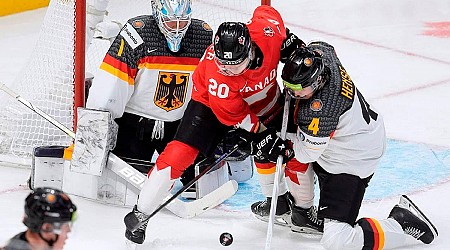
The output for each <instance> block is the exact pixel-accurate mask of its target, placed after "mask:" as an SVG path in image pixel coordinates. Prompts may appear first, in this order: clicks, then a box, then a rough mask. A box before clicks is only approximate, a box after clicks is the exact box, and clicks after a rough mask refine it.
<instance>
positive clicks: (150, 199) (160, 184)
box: [137, 165, 175, 215]
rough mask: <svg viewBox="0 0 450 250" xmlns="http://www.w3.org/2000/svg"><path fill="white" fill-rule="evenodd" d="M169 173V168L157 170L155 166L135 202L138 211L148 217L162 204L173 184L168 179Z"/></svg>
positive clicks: (172, 181)
mask: <svg viewBox="0 0 450 250" xmlns="http://www.w3.org/2000/svg"><path fill="white" fill-rule="evenodd" d="M170 172H171V167H167V168H164V169H161V170H158V169H157V166H156V165H155V167H154V168H153V170H152V171H151V173H150V176H149V177H148V179H147V180H146V181H145V183H144V186H143V187H142V190H141V193H140V194H139V199H138V202H137V208H138V210H139V211H141V212H143V213H145V214H147V215H148V214H151V213H152V212H153V211H155V209H156V208H157V207H158V206H159V205H161V204H162V203H163V200H164V198H166V197H167V196H168V195H169V193H170V190H171V189H172V186H173V184H174V182H175V180H172V179H171V178H170Z"/></svg>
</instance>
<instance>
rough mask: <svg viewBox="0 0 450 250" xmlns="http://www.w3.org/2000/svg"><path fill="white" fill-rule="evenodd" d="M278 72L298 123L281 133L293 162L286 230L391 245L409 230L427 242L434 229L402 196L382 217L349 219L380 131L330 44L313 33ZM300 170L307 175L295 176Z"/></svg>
mask: <svg viewBox="0 0 450 250" xmlns="http://www.w3.org/2000/svg"><path fill="white" fill-rule="evenodd" d="M281 77H282V79H283V84H284V86H285V90H286V92H287V93H289V94H290V95H291V96H292V97H294V98H295V99H297V105H296V109H295V110H296V111H295V113H294V114H293V115H294V120H295V123H296V124H297V126H298V130H297V134H296V135H295V136H290V138H288V139H290V140H292V142H293V148H294V152H295V158H296V160H298V162H299V163H300V164H298V165H297V167H295V168H294V167H292V165H289V164H288V165H287V167H286V176H287V177H288V178H286V181H287V183H288V186H289V190H290V192H291V194H292V195H293V197H294V201H295V202H294V207H293V208H292V224H293V226H292V230H293V231H298V232H305V231H308V232H312V231H314V230H316V231H322V230H323V236H322V239H321V244H322V245H323V246H324V247H325V248H326V249H382V248H383V247H384V248H386V249H388V248H395V247H399V246H402V245H403V244H404V242H405V240H406V239H407V237H410V236H412V237H414V238H416V239H418V240H421V241H422V242H423V243H425V244H429V243H431V242H432V241H433V239H434V238H435V237H436V236H437V231H436V229H435V228H434V226H433V225H432V224H431V222H430V221H429V220H428V219H427V218H426V217H425V216H424V215H423V213H421V212H419V210H418V208H417V207H416V206H415V205H408V204H413V203H412V202H411V201H410V200H409V199H408V198H407V197H404V196H403V197H402V198H401V200H400V201H401V202H400V205H396V206H395V207H394V208H393V209H392V211H391V212H390V214H389V217H388V218H387V219H383V220H377V219H374V218H360V219H358V220H356V219H357V216H358V213H359V210H360V207H361V202H362V200H363V197H364V193H365V191H366V188H367V186H368V183H369V181H370V179H371V178H372V176H373V174H374V172H375V170H376V168H377V165H378V163H379V162H380V159H381V157H382V155H383V153H384V151H385V147H386V134H385V128H384V123H383V117H382V116H381V115H380V114H379V113H378V112H377V111H376V110H375V109H374V108H373V107H372V106H370V105H369V103H368V102H367V101H366V100H365V99H364V97H363V95H362V94H361V92H360V91H359V90H358V89H357V88H356V86H355V84H354V83H353V81H352V79H351V78H350V76H349V74H348V73H347V71H346V70H345V68H344V67H343V66H342V64H341V62H340V61H339V59H338V57H337V55H336V52H335V50H334V48H333V46H331V45H330V44H328V43H325V42H321V41H317V42H312V43H310V44H309V45H308V46H307V47H305V48H300V49H297V50H296V51H295V52H294V53H293V54H292V55H291V56H290V58H289V59H288V61H287V62H286V64H285V65H284V68H283V72H282V75H281ZM288 136H289V135H288ZM314 173H315V174H316V175H317V176H318V180H319V186H320V200H319V207H318V212H317V213H318V214H317V215H318V216H317V215H316V210H315V209H314V208H313V206H312V201H313V198H314V192H313V189H312V187H311V186H313V177H312V175H313V174H314ZM305 175H309V178H310V181H309V182H298V181H297V180H298V179H305ZM408 208H409V209H408ZM412 211H414V213H413V212H412ZM408 235H410V236H408Z"/></svg>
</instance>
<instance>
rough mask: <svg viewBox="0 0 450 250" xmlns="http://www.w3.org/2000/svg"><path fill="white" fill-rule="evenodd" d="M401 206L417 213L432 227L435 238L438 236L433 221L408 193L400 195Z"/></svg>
mask: <svg viewBox="0 0 450 250" xmlns="http://www.w3.org/2000/svg"><path fill="white" fill-rule="evenodd" d="M399 206H400V207H403V208H406V209H408V210H410V211H411V212H413V213H414V214H415V215H417V216H418V217H419V218H420V219H421V220H422V221H424V222H425V223H426V224H427V225H428V227H429V228H430V229H431V232H432V233H433V235H434V238H436V237H437V236H438V231H437V229H436V227H435V226H434V225H433V223H431V221H430V220H429V219H428V218H427V217H426V216H425V214H424V213H423V212H422V211H421V210H420V209H419V207H418V206H417V205H416V204H414V202H412V200H411V199H409V198H408V196H406V195H402V196H401V197H400V201H399Z"/></svg>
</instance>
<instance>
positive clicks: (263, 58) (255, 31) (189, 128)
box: [124, 6, 303, 244]
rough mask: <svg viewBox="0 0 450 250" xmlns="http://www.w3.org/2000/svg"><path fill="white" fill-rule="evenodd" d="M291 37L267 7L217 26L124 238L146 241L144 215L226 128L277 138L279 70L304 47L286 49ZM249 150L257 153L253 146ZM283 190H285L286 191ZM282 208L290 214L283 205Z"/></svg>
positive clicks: (129, 216) (291, 45) (128, 220)
mask: <svg viewBox="0 0 450 250" xmlns="http://www.w3.org/2000/svg"><path fill="white" fill-rule="evenodd" d="M287 37H288V38H289V39H286V38H287ZM294 37H295V36H293V35H292V34H290V33H288V36H287V31H286V28H285V27H284V23H283V20H282V18H281V16H280V14H279V13H278V11H276V10H275V9H274V8H273V7H270V6H259V7H257V8H256V9H255V11H254V13H253V17H252V18H251V20H250V21H249V22H248V23H247V24H244V23H239V22H225V23H222V24H221V25H220V26H219V28H218V30H217V33H216V34H215V36H214V38H213V44H212V45H211V46H210V47H208V48H207V50H206V52H205V54H204V55H203V57H202V59H201V61H200V63H199V65H198V67H197V68H196V70H195V72H194V75H193V82H194V87H193V94H192V100H191V101H190V102H189V105H188V107H187V109H186V111H185V113H184V116H183V118H182V121H181V124H180V126H179V128H178V131H177V133H176V135H175V139H174V141H172V142H170V143H169V144H168V145H167V147H166V148H165V150H164V151H163V152H162V153H161V154H160V155H159V157H158V159H157V160H156V166H155V167H154V168H153V169H152V170H151V172H150V173H149V175H148V179H147V180H146V181H145V183H144V186H143V188H142V190H141V193H140V195H139V199H138V202H137V204H136V206H135V207H134V208H133V211H131V212H130V213H128V214H127V215H126V216H125V218H124V221H125V225H126V233H125V235H126V238H127V239H129V240H131V241H133V242H135V243H139V244H142V243H143V242H144V239H145V230H146V227H147V223H148V220H147V219H148V215H149V214H151V213H152V212H153V211H154V210H155V209H156V208H157V207H158V206H159V205H160V204H161V203H162V201H163V199H164V198H165V197H166V196H167V195H168V194H169V192H170V189H171V187H172V185H173V183H174V181H175V180H176V179H177V178H179V177H180V176H181V174H182V173H183V172H184V171H185V170H186V168H187V167H188V166H189V165H191V164H192V163H193V162H194V159H195V158H196V157H197V155H198V154H199V153H200V154H203V155H206V156H208V155H210V154H211V153H212V152H213V151H214V149H215V148H216V146H217V143H218V142H219V141H220V140H221V139H222V137H223V136H224V135H225V134H226V133H227V132H228V131H229V130H230V129H232V128H240V129H241V130H244V131H246V133H249V134H250V133H251V134H254V135H255V138H257V139H255V141H257V140H259V139H260V138H264V139H266V138H268V139H269V140H275V139H276V138H278V137H277V135H276V129H275V128H274V127H270V126H269V125H270V124H272V123H273V124H276V125H278V126H281V116H282V113H283V112H282V109H283V107H282V105H283V99H284V98H283V97H282V95H281V92H280V88H279V86H278V84H277V81H276V75H277V66H278V63H279V61H280V59H282V58H287V56H285V57H283V56H284V55H289V54H290V52H292V51H293V50H294V49H295V48H296V47H298V45H299V44H303V42H301V40H299V39H298V38H297V39H296V40H295V41H294V42H292V43H291V42H289V43H288V45H289V46H286V44H285V42H286V40H290V41H291V40H292V41H293V40H294ZM295 38H296V37H295ZM280 50H282V51H281V52H280ZM288 50H290V51H288ZM280 53H281V55H283V56H280ZM278 117H280V118H278ZM260 150H261V151H264V148H263V149H260ZM250 151H251V152H250V153H251V154H257V153H258V152H256V151H258V149H257V148H256V147H253V150H250ZM270 164H271V165H273V166H274V164H273V163H270ZM267 165H268V164H266V166H267ZM269 168H272V167H268V170H270V169H269ZM274 168H275V167H273V169H274ZM267 172H269V171H267ZM272 172H273V171H272ZM272 179H273V177H272ZM283 190H284V192H286V188H284V189H283ZM280 203H281V202H280ZM281 205H284V206H285V209H286V210H289V206H288V205H287V203H286V204H281Z"/></svg>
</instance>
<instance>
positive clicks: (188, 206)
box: [0, 83, 237, 218]
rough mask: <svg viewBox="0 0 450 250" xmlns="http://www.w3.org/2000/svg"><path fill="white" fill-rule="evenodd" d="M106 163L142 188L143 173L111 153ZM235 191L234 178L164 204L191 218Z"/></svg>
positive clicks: (7, 90)
mask: <svg viewBox="0 0 450 250" xmlns="http://www.w3.org/2000/svg"><path fill="white" fill-rule="evenodd" d="M0 89H1V90H3V91H4V92H5V93H7V94H8V95H10V96H11V97H13V98H15V99H16V100H17V101H19V102H20V103H22V104H23V105H25V106H26V107H28V108H29V109H30V110H32V111H33V112H35V113H37V114H38V115H39V116H41V117H42V118H44V119H45V120H47V121H48V122H50V123H51V124H53V125H54V126H56V127H57V128H58V129H60V130H61V131H62V132H64V133H66V134H67V135H68V136H70V137H72V138H73V139H75V133H74V132H73V131H72V130H70V129H69V128H67V127H66V126H64V125H63V124H61V123H60V122H58V121H57V120H55V119H54V118H53V117H51V116H49V115H48V114H47V113H45V112H44V111H42V110H40V109H39V108H37V107H35V106H34V105H33V104H32V103H31V102H29V101H27V100H26V99H25V98H23V97H21V96H20V95H18V94H17V93H15V92H14V91H13V90H11V89H10V88H8V87H7V86H6V85H5V84H3V83H0ZM233 152H234V151H233ZM230 153H231V152H230ZM225 155H226V154H225ZM221 158H222V157H221ZM225 158H226V157H223V158H222V160H223V159H225ZM108 163H111V164H107V167H108V168H110V170H111V171H113V172H114V173H115V174H117V175H118V176H120V177H121V178H123V179H124V180H126V181H127V182H128V183H130V184H131V185H133V187H135V188H137V189H138V190H141V189H142V186H143V185H144V181H145V179H146V176H145V175H143V174H142V173H141V172H139V171H137V170H136V169H134V168H133V167H131V166H130V165H129V164H128V163H126V162H125V161H123V160H122V159H120V158H119V157H117V156H116V155H114V154H113V153H109V155H108ZM205 174H206V173H205ZM200 177H201V176H199V178H200ZM197 180H198V178H197ZM188 184H189V183H188ZM192 184H193V183H192ZM192 184H191V185H192ZM186 189H187V188H186ZM236 191H237V183H236V182H235V181H234V180H230V181H228V182H227V183H225V184H223V185H222V186H220V187H219V188H217V189H216V190H214V191H212V192H211V193H209V194H208V195H206V196H204V197H203V198H201V199H197V200H195V201H191V202H183V201H181V200H179V199H176V200H174V201H173V202H172V203H171V204H169V205H167V204H166V205H167V206H166V208H167V209H168V210H169V211H171V212H172V213H174V214H175V215H177V216H179V217H182V218H191V217H194V216H197V215H199V214H201V213H203V212H205V211H207V210H209V209H211V208H213V207H215V206H217V205H219V204H221V203H222V202H223V201H225V200H226V199H228V198H230V197H231V196H232V195H234V194H235V193H236ZM170 198H172V197H167V198H166V199H170ZM172 200H173V199H172Z"/></svg>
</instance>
